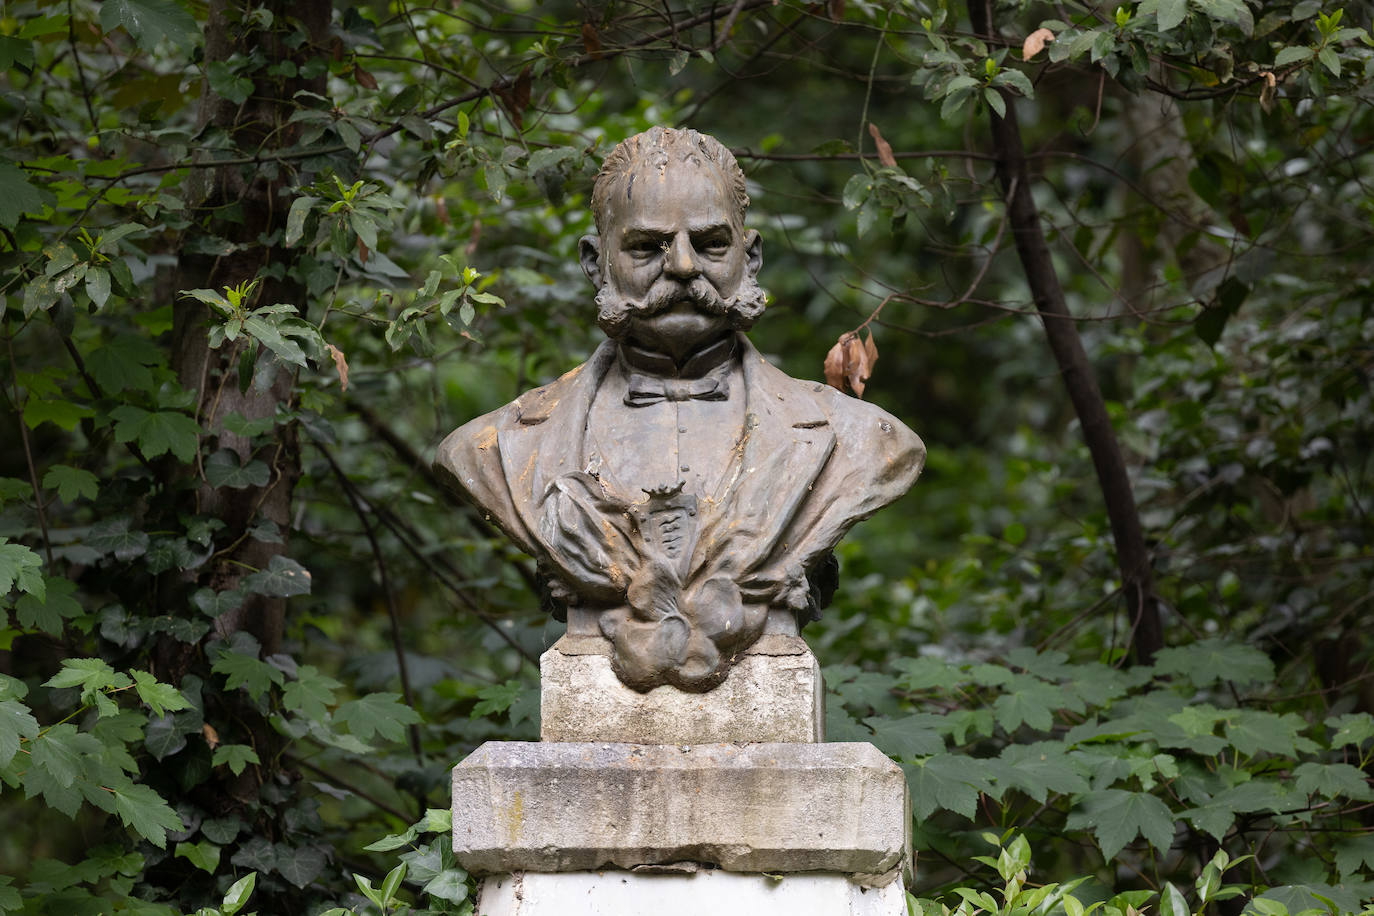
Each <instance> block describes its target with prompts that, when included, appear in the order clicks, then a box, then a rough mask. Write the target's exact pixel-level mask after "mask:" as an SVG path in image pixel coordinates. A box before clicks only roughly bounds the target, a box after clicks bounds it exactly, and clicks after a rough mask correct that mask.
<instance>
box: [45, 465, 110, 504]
mask: <svg viewBox="0 0 1374 916" xmlns="http://www.w3.org/2000/svg"><path fill="white" fill-rule="evenodd" d="M99 482H100V481H99V479H98V478H97V477H96V476H95V475H94V474H92V473H91V472H90V471H83V470H82V469H81V468H74V467H68V466H67V465H65V464H55V465H53V466H52V467H50V468H48V472H47V473H46V474H44V475H43V486H44V487H45V488H47V489H49V490H56V491H57V496H58V498H59V499H61V500H62V501H63V502H64V503H70V502H75V501H76V500H78V499H81V498H83V497H84V498H85V499H95V497H96V493H97V486H98V484H99Z"/></svg>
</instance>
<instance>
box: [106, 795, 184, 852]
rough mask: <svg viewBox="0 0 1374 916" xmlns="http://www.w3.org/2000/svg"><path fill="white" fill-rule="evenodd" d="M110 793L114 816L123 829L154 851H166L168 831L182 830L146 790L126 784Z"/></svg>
mask: <svg viewBox="0 0 1374 916" xmlns="http://www.w3.org/2000/svg"><path fill="white" fill-rule="evenodd" d="M110 791H111V792H113V793H114V798H115V805H114V807H115V813H117V814H118V815H119V819H120V820H121V821H123V822H124V826H126V827H132V828H133V829H134V830H135V831H136V832H137V833H138V835H139V836H141V837H143V838H144V839H145V840H147V841H148V842H149V843H152V844H153V845H154V846H156V847H157V848H158V849H166V848H167V831H168V830H173V831H177V832H180V831H182V830H185V829H186V825H185V824H183V823H182V822H181V818H180V817H178V816H177V813H176V812H175V811H173V810H172V809H171V808H170V807H168V805H167V803H166V802H165V801H163V800H162V796H161V795H158V794H157V793H156V792H154V791H153V790H152V789H150V788H148V787H147V786H139V785H134V784H133V783H130V784H128V785H126V786H123V787H120V786H115V787H114V788H112V789H111V790H110Z"/></svg>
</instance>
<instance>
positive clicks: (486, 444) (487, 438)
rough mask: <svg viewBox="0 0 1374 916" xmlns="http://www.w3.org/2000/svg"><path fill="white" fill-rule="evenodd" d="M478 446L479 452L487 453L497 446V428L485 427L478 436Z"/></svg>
mask: <svg viewBox="0 0 1374 916" xmlns="http://www.w3.org/2000/svg"><path fill="white" fill-rule="evenodd" d="M475 444H476V446H477V448H478V450H479V451H484V452H485V451H486V450H487V449H489V448H491V447H492V446H493V445H495V444H496V427H495V426H484V427H482V431H481V432H480V433H478V434H477V440H476V443H475Z"/></svg>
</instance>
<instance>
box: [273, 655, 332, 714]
mask: <svg viewBox="0 0 1374 916" xmlns="http://www.w3.org/2000/svg"><path fill="white" fill-rule="evenodd" d="M342 686H343V684H340V683H339V682H338V681H336V680H334V679H333V678H332V677H330V676H329V675H327V674H323V673H321V672H320V669H318V668H316V667H315V666H314V665H301V666H300V667H299V668H297V669H296V680H294V681H291V682H289V683H288V684H287V685H286V687H285V688H284V689H283V690H282V697H281V699H282V703H283V705H285V706H286V708H287V709H294V710H295V711H297V712H299V713H300V714H301V715H303V716H306V717H308V718H311V719H319V718H323V716H324V714H325V711H326V710H327V709H328V708H329V707H330V706H333V705H334V691H335V690H337V689H338V688H340V687H342Z"/></svg>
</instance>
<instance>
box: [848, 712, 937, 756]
mask: <svg viewBox="0 0 1374 916" xmlns="http://www.w3.org/2000/svg"><path fill="white" fill-rule="evenodd" d="M864 722H865V724H867V725H868V726H869V727H871V728H872V729H873V738H872V741H873V743H874V744H876V745H877V746H878V749H879V750H881V751H882V752H883V753H884V754H887V755H888V756H890V757H903V758H907V759H909V758H912V757H928V756H930V755H931V754H939V753H942V752H943V751H944V749H945V739H944V738H943V737H942V736H941V734H940V731H939V728H940V726H941V725H943V724H944V716H936V715H931V714H930V713H916V714H915V715H910V716H906V717H905V718H901V719H883V718H879V717H877V716H875V717H873V718H870V719H865V720H864Z"/></svg>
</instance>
